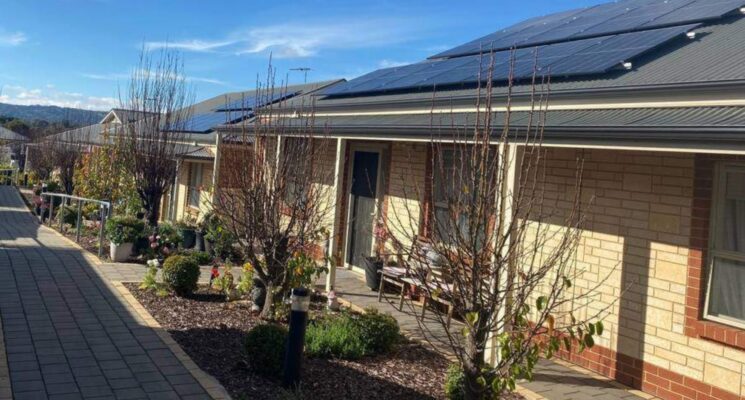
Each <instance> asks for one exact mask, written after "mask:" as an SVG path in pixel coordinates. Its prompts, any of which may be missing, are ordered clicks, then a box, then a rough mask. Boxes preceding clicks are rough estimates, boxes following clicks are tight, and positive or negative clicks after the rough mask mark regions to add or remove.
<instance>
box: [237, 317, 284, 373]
mask: <svg viewBox="0 0 745 400" xmlns="http://www.w3.org/2000/svg"><path fill="white" fill-rule="evenodd" d="M286 341H287V329H286V328H285V327H283V326H280V325H273V324H268V325H258V326H256V327H254V328H253V329H251V330H250V331H248V333H247V334H246V338H245V339H244V349H245V351H246V355H247V356H248V359H249V361H250V362H251V367H252V368H253V369H254V370H255V371H256V372H258V373H261V374H264V375H267V376H279V374H280V373H281V372H282V363H283V359H284V354H285V342H286Z"/></svg>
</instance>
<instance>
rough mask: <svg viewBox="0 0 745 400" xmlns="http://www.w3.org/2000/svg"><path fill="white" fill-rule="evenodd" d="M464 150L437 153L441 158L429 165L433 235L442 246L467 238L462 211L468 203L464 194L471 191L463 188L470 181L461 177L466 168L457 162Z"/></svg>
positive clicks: (466, 214) (466, 195) (465, 213)
mask: <svg viewBox="0 0 745 400" xmlns="http://www.w3.org/2000/svg"><path fill="white" fill-rule="evenodd" d="M465 151H466V150H463V149H458V150H440V154H441V155H440V157H436V158H435V162H434V165H433V169H434V181H433V182H432V205H433V211H434V231H433V233H434V235H435V236H439V238H438V239H439V240H440V241H442V242H446V243H452V242H454V241H455V239H456V238H458V237H461V238H464V239H467V238H468V235H469V232H468V229H469V226H468V224H469V222H470V221H469V218H468V213H467V210H464V209H463V208H468V205H469V204H470V201H469V198H468V194H469V192H471V190H469V188H468V187H467V186H468V185H469V183H470V182H467V181H468V178H465V177H466V176H467V175H466V174H468V172H467V171H468V170H469V168H470V165H469V163H468V162H467V161H466V162H461V159H462V155H463V154H464V152H465ZM458 208H461V209H458Z"/></svg>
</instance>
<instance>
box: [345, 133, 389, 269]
mask: <svg viewBox="0 0 745 400" xmlns="http://www.w3.org/2000/svg"><path fill="white" fill-rule="evenodd" d="M387 148H388V146H387V145H386V144H384V143H350V145H349V165H348V166H347V171H346V173H347V176H348V177H349V180H348V182H347V184H346V187H345V188H344V193H345V195H346V199H347V210H346V219H345V225H346V226H345V227H344V252H343V253H342V255H341V256H342V260H343V263H344V267H345V268H347V269H350V270H354V271H357V272H363V270H362V269H361V268H358V267H355V266H353V265H351V264H349V262H347V260H348V257H347V256H348V255H349V245H350V243H349V237H350V232H351V229H352V176H353V174H354V153H355V152H357V151H364V152H369V153H377V154H378V171H377V174H378V176H377V179H376V183H375V215H373V218H372V220H373V221H377V219H378V211H379V210H380V205H381V204H382V203H383V195H384V193H385V190H383V187H382V186H383V182H384V181H383V179H384V177H383V172H384V171H385V170H384V169H383V162H384V160H385V155H386V154H385V152H386V149H387ZM374 229H375V227H374V226H373V235H374ZM375 245H376V243H375V238H374V237H373V240H372V246H371V247H370V252H371V253H372V252H373V251H374V250H375Z"/></svg>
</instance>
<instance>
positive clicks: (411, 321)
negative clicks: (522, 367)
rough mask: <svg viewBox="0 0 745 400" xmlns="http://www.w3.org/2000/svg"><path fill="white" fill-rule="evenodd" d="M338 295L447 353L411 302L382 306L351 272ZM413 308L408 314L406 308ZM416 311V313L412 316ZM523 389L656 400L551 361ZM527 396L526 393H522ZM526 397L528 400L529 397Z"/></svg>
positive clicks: (439, 332)
mask: <svg viewBox="0 0 745 400" xmlns="http://www.w3.org/2000/svg"><path fill="white" fill-rule="evenodd" d="M335 288H336V291H337V294H339V295H340V296H341V297H342V298H343V299H344V300H346V301H348V302H350V303H351V304H353V305H354V306H355V307H359V308H367V307H373V308H376V309H378V310H380V311H383V312H387V313H390V314H391V315H393V316H394V317H395V318H396V320H397V321H398V322H399V325H400V326H401V329H402V331H404V332H405V333H407V334H408V335H409V337H412V338H413V339H418V340H422V339H426V341H427V342H428V343H430V344H431V345H432V346H434V347H435V348H436V349H438V350H440V351H441V352H447V344H446V343H445V341H446V340H447V335H446V333H445V331H444V328H443V327H442V324H440V323H439V322H437V320H436V319H435V318H434V317H433V316H432V313H431V312H427V314H426V315H425V320H424V322H423V324H424V325H423V326H424V327H425V328H426V335H424V336H426V338H425V337H423V335H422V332H423V330H422V329H419V322H417V319H416V318H415V317H414V316H413V314H417V315H418V314H419V312H417V311H416V310H412V309H411V307H417V306H416V305H413V304H412V303H411V302H410V301H407V302H404V312H401V311H399V310H398V308H397V307H398V297H397V295H395V294H386V296H384V299H383V300H382V301H381V302H378V293H377V292H375V291H372V290H370V289H369V288H368V287H367V286H365V282H364V276H361V275H360V274H358V273H356V272H352V271H349V270H347V269H342V268H337V270H336V285H335ZM407 307H408V308H409V309H408V310H406V308H407ZM412 311H413V312H412ZM451 329H453V330H454V331H455V332H457V331H458V330H459V329H460V324H459V323H458V322H456V321H453V324H452V325H451ZM520 386H521V387H522V388H524V389H527V390H528V391H530V392H531V393H530V395H532V394H535V395H537V396H530V397H531V398H539V399H540V398H543V399H548V400H585V399H600V400H634V399H636V400H639V399H642V398H647V399H648V398H652V396H647V395H644V394H643V393H641V392H638V391H633V392H632V391H630V389H628V388H625V387H623V386H622V385H620V384H618V383H616V382H613V381H610V380H608V379H605V378H601V377H599V376H591V375H589V374H588V373H583V372H580V371H579V368H572V367H570V366H568V365H564V363H557V362H554V361H550V360H541V361H540V362H539V363H538V366H537V367H536V369H535V371H534V380H533V381H532V382H522V383H520ZM522 394H525V393H522ZM526 397H528V396H527V395H526Z"/></svg>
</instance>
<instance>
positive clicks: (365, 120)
mask: <svg viewBox="0 0 745 400" xmlns="http://www.w3.org/2000/svg"><path fill="white" fill-rule="evenodd" d="M506 115H507V113H505V112H494V113H492V126H493V127H494V129H497V130H501V129H502V127H503V126H504V124H505V117H506ZM477 118H479V117H478V116H477V114H475V113H445V114H405V115H357V116H324V117H315V124H314V126H315V127H316V129H317V130H321V129H323V130H327V131H328V132H330V133H331V134H343V133H344V132H347V131H350V130H355V129H369V130H370V131H375V130H376V129H377V130H380V131H381V132H390V131H394V130H395V131H417V130H421V131H422V132H423V133H424V134H429V133H428V132H437V131H441V130H448V129H464V128H471V127H473V126H474V125H475V123H476V120H477ZM481 118H483V114H482V116H481ZM540 120H543V121H544V122H542V123H543V124H544V126H545V128H546V130H554V129H562V130H569V129H597V130H598V132H599V133H602V130H603V129H606V128H612V129H637V130H638V129H650V130H659V131H665V130H692V131H696V130H711V129H720V130H722V131H732V132H743V133H745V108H744V107H680V108H617V109H594V110H555V111H547V112H533V113H531V112H527V111H516V112H512V113H510V123H509V126H510V127H512V128H526V127H527V126H529V125H532V126H537V125H538V124H539V121H540ZM287 123H288V124H291V125H294V126H296V127H300V126H305V121H301V120H300V119H297V118H293V119H287Z"/></svg>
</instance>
